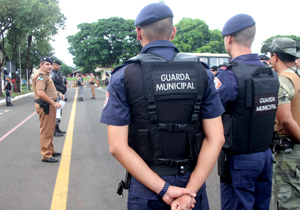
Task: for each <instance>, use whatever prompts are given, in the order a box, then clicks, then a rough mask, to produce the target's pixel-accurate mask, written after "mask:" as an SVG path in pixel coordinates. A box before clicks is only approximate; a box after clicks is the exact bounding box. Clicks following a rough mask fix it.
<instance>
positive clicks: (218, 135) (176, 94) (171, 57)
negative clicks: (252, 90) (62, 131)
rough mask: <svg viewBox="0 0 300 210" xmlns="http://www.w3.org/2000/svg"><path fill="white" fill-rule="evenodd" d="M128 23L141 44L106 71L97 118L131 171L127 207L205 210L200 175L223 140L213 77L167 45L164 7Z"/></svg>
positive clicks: (169, 32)
mask: <svg viewBox="0 0 300 210" xmlns="http://www.w3.org/2000/svg"><path fill="white" fill-rule="evenodd" d="M134 25H135V26H136V31H137V38H138V40H140V43H141V45H142V46H143V48H142V50H141V51H140V54H139V56H137V57H134V58H132V59H130V60H129V61H127V62H125V64H123V65H121V66H119V67H117V68H115V69H114V70H113V72H112V77H111V80H110V83H109V85H108V93H107V95H106V96H107V98H106V105H105V107H104V108H103V111H102V115H101V119H100V122H102V123H105V124H107V125H108V126H107V129H108V141H109V147H110V152H111V154H112V155H113V156H114V157H115V158H116V159H117V160H118V161H119V162H120V163H121V164H122V165H123V166H124V167H125V168H126V169H127V171H128V172H129V173H130V174H131V175H132V177H131V181H130V186H129V192H128V209H131V210H134V209H139V210H140V209H159V210H163V209H170V206H169V205H171V209H190V208H192V207H194V205H195V207H194V208H193V209H209V206H208V200H207V195H206V185H205V180H206V178H207V177H208V175H209V173H210V172H211V170H212V168H213V167H214V165H215V163H216V160H217V157H218V155H219V152H220V150H221V147H222V145H223V143H224V136H223V128H222V123H221V117H220V116H221V114H222V113H223V111H224V109H223V107H222V104H221V102H220V98H219V95H218V93H217V91H216V89H215V87H214V82H213V78H214V76H213V75H212V73H211V72H210V71H209V70H208V69H205V68H204V67H203V65H202V64H201V63H200V61H199V60H198V58H197V57H196V56H192V55H187V54H181V53H179V52H178V49H177V47H176V46H175V45H173V44H172V43H171V40H172V39H173V38H174V36H175V33H176V28H175V27H174V26H173V13H172V11H171V9H170V8H169V7H168V6H167V5H165V4H161V3H152V4H149V5H147V6H145V7H144V8H143V9H142V10H141V11H140V13H139V14H138V16H137V18H136V20H135V23H134ZM202 131H204V133H205V137H204V134H203V132H202ZM128 134H129V143H128ZM199 151H200V153H199ZM126 183H127V182H126ZM184 188H185V189H184ZM193 193H196V194H197V197H196V198H194V196H195V194H193ZM176 198H177V199H176ZM174 199H176V200H174ZM195 201H196V203H194V202H195Z"/></svg>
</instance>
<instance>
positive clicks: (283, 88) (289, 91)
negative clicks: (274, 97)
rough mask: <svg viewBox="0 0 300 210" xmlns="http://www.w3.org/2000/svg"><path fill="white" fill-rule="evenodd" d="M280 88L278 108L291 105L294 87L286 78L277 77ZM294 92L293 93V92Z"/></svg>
mask: <svg viewBox="0 0 300 210" xmlns="http://www.w3.org/2000/svg"><path fill="white" fill-rule="evenodd" d="M279 81H280V87H279V92H278V106H279V105H283V104H288V103H291V100H292V98H293V91H294V86H293V83H292V81H290V79H288V78H287V77H283V76H279ZM294 92H295V91H294Z"/></svg>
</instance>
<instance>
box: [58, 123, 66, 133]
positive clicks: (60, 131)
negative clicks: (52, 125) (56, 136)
mask: <svg viewBox="0 0 300 210" xmlns="http://www.w3.org/2000/svg"><path fill="white" fill-rule="evenodd" d="M57 131H58V132H59V133H66V131H62V130H60V128H59V125H57Z"/></svg>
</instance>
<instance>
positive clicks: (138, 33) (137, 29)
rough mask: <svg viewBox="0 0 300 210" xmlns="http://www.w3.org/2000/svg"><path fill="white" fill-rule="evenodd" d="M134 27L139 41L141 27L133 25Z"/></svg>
mask: <svg viewBox="0 0 300 210" xmlns="http://www.w3.org/2000/svg"><path fill="white" fill-rule="evenodd" d="M135 29H136V38H137V39H138V40H140V41H141V40H142V32H141V28H138V27H135Z"/></svg>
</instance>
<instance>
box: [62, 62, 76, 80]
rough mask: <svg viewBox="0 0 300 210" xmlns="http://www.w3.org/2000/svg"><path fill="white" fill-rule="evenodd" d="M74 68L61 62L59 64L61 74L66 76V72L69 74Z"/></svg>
mask: <svg viewBox="0 0 300 210" xmlns="http://www.w3.org/2000/svg"><path fill="white" fill-rule="evenodd" d="M73 70H74V68H72V67H71V66H68V65H66V64H64V63H63V64H61V66H60V71H61V73H62V74H64V75H65V76H66V77H67V76H68V74H71V73H72V72H73Z"/></svg>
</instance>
